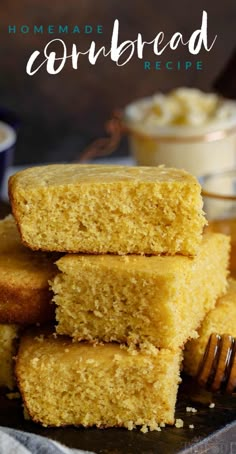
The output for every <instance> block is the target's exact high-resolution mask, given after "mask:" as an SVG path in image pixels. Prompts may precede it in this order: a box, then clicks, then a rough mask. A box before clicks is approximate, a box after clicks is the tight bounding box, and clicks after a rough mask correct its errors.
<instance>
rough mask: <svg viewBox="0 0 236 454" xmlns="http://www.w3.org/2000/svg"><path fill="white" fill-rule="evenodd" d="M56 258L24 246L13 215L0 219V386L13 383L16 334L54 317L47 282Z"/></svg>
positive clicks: (54, 267) (54, 271)
mask: <svg viewBox="0 0 236 454" xmlns="http://www.w3.org/2000/svg"><path fill="white" fill-rule="evenodd" d="M57 255H58V254H57ZM55 259H56V256H55V254H54V255H51V256H50V254H47V253H43V252H36V253H35V252H32V251H31V250H30V249H28V248H26V247H25V246H23V245H22V244H21V241H20V236H19V233H18V231H17V227H16V225H15V221H14V219H13V217H12V216H7V217H6V218H5V219H4V220H1V221H0V386H4V387H7V388H9V389H10V390H11V389H13V388H14V386H15V379H14V375H13V356H14V355H15V353H16V347H17V338H18V336H19V334H20V333H21V332H22V331H23V329H24V328H25V327H27V326H31V325H36V324H38V323H47V322H49V321H53V320H54V318H55V314H54V313H55V311H54V305H53V304H52V303H51V300H52V292H51V291H49V285H48V280H49V279H51V278H52V277H53V276H54V275H55V274H56V270H57V269H56V266H55V265H54V263H53V262H54V261H55Z"/></svg>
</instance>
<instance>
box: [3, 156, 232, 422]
mask: <svg viewBox="0 0 236 454" xmlns="http://www.w3.org/2000/svg"><path fill="white" fill-rule="evenodd" d="M9 195H10V199H11V204H12V210H13V214H14V217H15V220H16V222H17V225H18V228H19V231H20V235H21V239H22V242H23V243H24V245H25V246H26V247H28V248H30V249H32V250H43V251H49V252H50V253H52V252H55V251H57V252H61V253H66V255H64V256H63V257H61V258H60V259H59V260H58V261H57V262H56V265H57V268H58V273H57V274H56V276H55V277H53V278H51V279H50V285H51V289H52V291H53V292H54V298H53V299H54V302H55V303H56V307H57V309H56V320H57V326H56V327H55V328H53V329H49V330H48V329H45V330H42V329H38V330H37V331H36V330H35V329H33V330H31V331H29V332H27V333H26V334H25V335H24V336H23V337H22V339H21V343H20V348H19V353H18V358H17V364H16V375H17V380H18V385H19V388H20V391H21V393H22V397H23V400H24V403H25V405H26V408H27V410H28V412H29V414H30V416H31V417H32V419H33V420H35V421H37V422H41V423H42V424H43V425H52V426H60V425H69V424H76V425H80V424H82V425H84V426H91V425H96V426H98V427H108V426H124V427H127V428H129V429H132V428H133V427H135V426H142V428H143V430H144V431H145V430H146V429H147V428H150V429H157V428H158V425H159V424H163V423H168V424H173V423H174V409H175V402H176V395H177V389H178V383H179V381H180V378H179V374H180V365H181V360H182V350H183V347H184V345H185V343H186V342H187V340H189V339H191V338H195V337H196V336H197V331H196V330H197V329H198V327H199V325H200V323H201V322H202V320H203V319H204V317H205V315H206V314H207V313H208V312H209V311H210V310H212V309H213V308H214V306H215V302H216V299H217V298H218V297H220V296H222V295H223V294H224V293H225V291H226V288H227V266H228V259H229V238H228V237H227V236H224V235H221V234H208V235H205V236H204V237H203V235H202V231H203V227H204V224H205V219H204V216H203V212H202V199H201V188H200V186H199V184H198V182H197V180H196V179H195V178H194V177H192V176H191V175H189V174H187V173H186V172H184V171H182V170H176V169H167V168H164V167H152V168H148V167H137V168H129V167H121V166H116V167H112V166H94V165H87V166H83V165H76V164H74V165H52V166H46V167H38V168H32V169H27V170H25V171H23V172H20V173H18V174H16V175H15V176H13V177H12V178H11V179H10V183H9ZM31 253H32V254H34V253H33V252H31ZM35 254H36V252H35ZM54 331H55V332H54Z"/></svg>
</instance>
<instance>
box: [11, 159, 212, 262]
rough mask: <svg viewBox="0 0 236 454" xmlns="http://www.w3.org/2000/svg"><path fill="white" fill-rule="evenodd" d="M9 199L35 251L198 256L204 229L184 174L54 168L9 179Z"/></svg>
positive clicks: (193, 185) (195, 193) (197, 197)
mask: <svg viewBox="0 0 236 454" xmlns="http://www.w3.org/2000/svg"><path fill="white" fill-rule="evenodd" d="M9 196H10V200H11V205H12V210H13V214H14V217H15V219H16V222H17V224H18V228H19V231H20V234H21V238H22V241H23V243H24V244H25V245H27V246H29V247H30V248H31V249H34V250H38V249H41V250H48V251H61V252H85V253H90V254H94V253H115V254H130V253H134V254H153V255H157V254H161V253H164V254H169V255H174V254H176V253H180V254H183V255H195V254H196V253H197V252H198V250H199V247H200V243H201V236H202V230H203V227H204V225H205V223H206V221H205V218H204V216H203V211H202V198H201V187H200V185H199V183H198V182H197V180H196V179H195V177H193V176H191V175H190V174H188V173H187V172H185V171H184V170H178V169H168V168H165V167H163V166H160V167H126V166H110V165H107V166H104V165H79V164H65V165H63V164H58V165H50V166H43V167H34V168H30V169H26V170H23V171H21V172H19V173H17V174H15V175H13V176H12V177H11V178H10V180H9Z"/></svg>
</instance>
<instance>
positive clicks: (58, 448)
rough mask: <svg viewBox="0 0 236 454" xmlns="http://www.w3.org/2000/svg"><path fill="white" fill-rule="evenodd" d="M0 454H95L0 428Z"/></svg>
mask: <svg viewBox="0 0 236 454" xmlns="http://www.w3.org/2000/svg"><path fill="white" fill-rule="evenodd" d="M0 454H95V453H91V451H82V450H80V449H71V448H67V447H66V446H63V445H62V444H60V443H58V442H57V441H54V440H50V439H49V438H45V437H41V436H39V435H35V434H31V433H28V432H22V431H20V430H15V429H10V428H8V427H0Z"/></svg>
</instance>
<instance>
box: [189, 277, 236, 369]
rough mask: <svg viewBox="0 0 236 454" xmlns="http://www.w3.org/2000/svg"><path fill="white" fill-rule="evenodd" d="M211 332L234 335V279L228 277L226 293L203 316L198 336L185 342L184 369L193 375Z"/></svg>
mask: <svg viewBox="0 0 236 454" xmlns="http://www.w3.org/2000/svg"><path fill="white" fill-rule="evenodd" d="M212 333H216V334H220V335H222V334H230V335H231V336H234V337H236V280H235V279H229V288H228V291H227V293H226V294H225V295H224V296H222V297H221V298H219V299H218V300H217V303H216V306H215V308H214V309H212V310H211V311H210V312H209V313H208V314H207V316H206V317H205V318H204V320H203V323H202V325H201V326H200V328H199V330H198V335H199V337H198V338H197V339H193V340H191V341H189V342H188V343H187V344H186V347H185V354H184V369H185V371H186V373H188V374H189V375H192V376H195V375H196V374H197V372H198V368H199V365H200V362H201V360H202V358H203V355H204V351H205V348H206V346H207V342H208V340H209V337H210V335H211V334H212Z"/></svg>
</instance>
